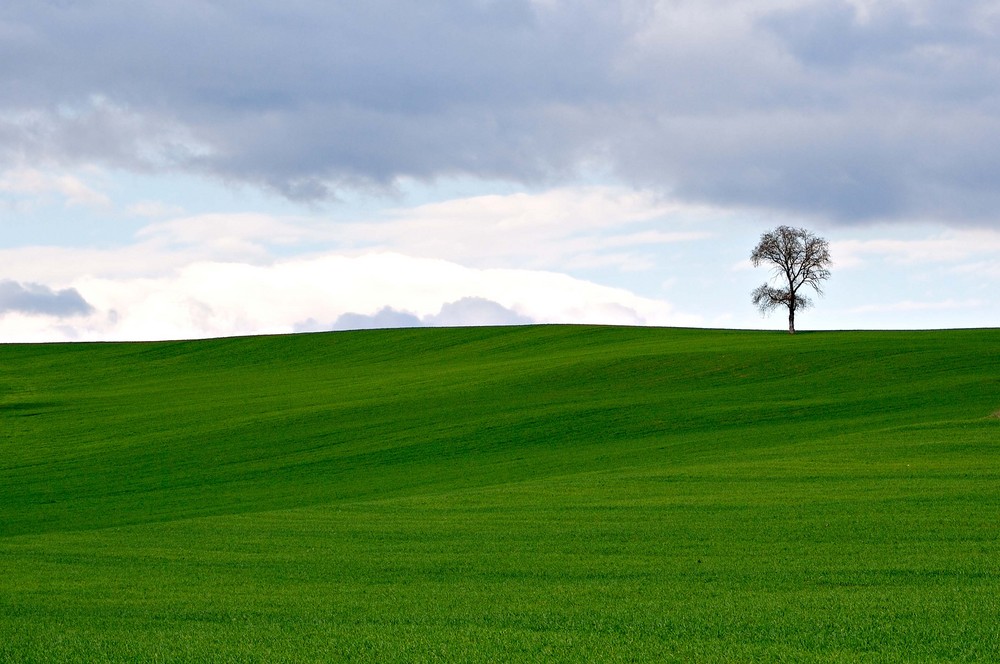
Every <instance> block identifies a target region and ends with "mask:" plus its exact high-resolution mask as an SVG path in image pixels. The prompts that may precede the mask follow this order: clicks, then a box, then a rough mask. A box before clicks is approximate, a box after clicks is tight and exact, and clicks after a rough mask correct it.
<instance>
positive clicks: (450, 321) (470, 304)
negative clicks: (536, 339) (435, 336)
mask: <svg viewBox="0 0 1000 664" xmlns="http://www.w3.org/2000/svg"><path fill="white" fill-rule="evenodd" d="M425 320H426V321H427V323H428V324H429V325H433V326H434V327H464V326H469V325H527V324H529V323H531V322H532V320H531V319H530V318H528V317H527V316H522V315H520V314H518V313H517V312H516V311H511V310H510V309H508V308H507V307H504V306H502V305H500V304H497V303H496V302H492V301H490V300H487V299H484V298H481V297H463V298H462V299H461V300H458V301H456V302H449V303H448V304H446V305H444V306H443V307H441V311H440V313H438V314H436V315H434V316H429V317H427V318H426V319H425Z"/></svg>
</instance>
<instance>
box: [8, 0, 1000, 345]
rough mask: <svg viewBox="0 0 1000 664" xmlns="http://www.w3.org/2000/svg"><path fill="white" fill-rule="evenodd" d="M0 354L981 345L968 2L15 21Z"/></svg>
mask: <svg viewBox="0 0 1000 664" xmlns="http://www.w3.org/2000/svg"><path fill="white" fill-rule="evenodd" d="M0 89H2V90H3V91H4V93H3V95H0V342H48V341H100V340H153V339H177V338H203V337H217V336H230V335H245V334H269V333H290V332H313V331H323V330H343V329H360V328H371V327H398V326H452V325H494V324H528V323H599V324H622V325H655V326H690V327H711V328H720V327H721V328H748V329H774V330H781V329H784V328H785V327H786V326H787V320H786V316H785V315H783V314H782V313H781V312H776V313H774V314H772V315H771V316H768V317H764V316H762V315H761V314H760V313H759V312H758V311H757V310H756V309H755V308H754V307H753V305H752V304H751V302H750V293H751V291H752V290H753V289H754V288H755V287H757V286H759V285H760V284H761V283H763V282H765V281H767V280H768V279H769V278H770V276H771V275H770V273H769V271H768V270H767V269H766V268H764V267H758V268H754V267H753V266H752V265H751V263H750V260H749V257H750V253H751V251H752V249H753V247H754V245H755V244H756V243H757V241H758V240H759V238H760V236H761V234H762V233H765V232H767V231H769V230H771V229H772V228H774V227H776V226H778V225H782V224H784V225H790V226H794V227H803V228H807V229H809V230H810V231H812V232H814V233H815V234H817V235H818V236H820V237H823V238H825V239H826V240H828V241H829V243H830V253H831V255H832V258H833V264H832V266H831V268H830V269H831V273H832V276H831V278H830V279H829V280H828V281H827V282H826V283H825V285H824V294H823V296H822V297H816V298H814V300H815V307H814V308H812V309H809V310H806V311H803V312H799V313H798V314H797V316H796V327H797V329H799V330H810V329H814V330H820V329H914V328H953V327H996V326H998V325H1000V186H998V184H1000V3H997V2H996V1H995V0H963V1H962V2H957V3H956V2H954V1H946V0H714V1H713V2H704V0H426V1H425V2H404V1H402V0H394V1H389V0H366V1H365V2H329V1H328V0H288V1H286V2H281V3H276V2H272V1H271V0H197V1H196V0H144V1H143V2H132V1H128V0H30V1H29V0H8V1H7V2H5V3H3V5H2V7H0Z"/></svg>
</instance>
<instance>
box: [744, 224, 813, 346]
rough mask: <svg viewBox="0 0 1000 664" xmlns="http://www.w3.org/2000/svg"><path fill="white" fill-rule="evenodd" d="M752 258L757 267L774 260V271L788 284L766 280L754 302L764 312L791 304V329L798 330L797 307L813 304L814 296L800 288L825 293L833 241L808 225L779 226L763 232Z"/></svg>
mask: <svg viewBox="0 0 1000 664" xmlns="http://www.w3.org/2000/svg"><path fill="white" fill-rule="evenodd" d="M750 262H751V263H753V265H754V267H759V266H760V265H761V264H762V263H766V264H770V265H771V274H772V275H773V277H774V278H775V279H777V280H779V281H780V282H781V283H782V285H783V286H784V287H783V288H775V287H773V286H770V285H768V284H766V283H765V284H764V285H762V286H759V287H757V288H756V289H754V291H753V293H752V302H753V304H754V306H756V307H757V308H758V309H760V311H761V313H762V314H766V313H768V312H769V311H771V310H772V309H776V308H778V307H781V306H785V307H787V308H788V321H789V323H788V331H789V332H794V331H795V327H794V320H795V311H796V310H797V309H806V308H808V307H810V306H812V300H810V299H809V298H808V297H806V295H805V294H804V293H800V292H799V289H801V288H802V287H803V286H809V287H810V288H812V289H813V290H814V291H815V292H816V293H818V294H819V295H822V294H823V289H822V285H821V282H823V281H825V280H826V279H829V278H830V270H829V268H828V266H829V265H830V263H831V262H832V261H831V259H830V246H829V243H828V242H827V241H826V240H824V239H823V238H821V237H817V236H816V235H814V234H813V233H812V232H810V231H808V230H806V229H804V228H792V227H790V226H778V227H777V228H775V229H774V230H772V231H769V232H767V233H764V234H763V235H761V236H760V242H758V243H757V246H756V247H754V249H753V252H752V253H751V254H750Z"/></svg>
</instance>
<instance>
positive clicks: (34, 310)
mask: <svg viewBox="0 0 1000 664" xmlns="http://www.w3.org/2000/svg"><path fill="white" fill-rule="evenodd" d="M9 312H17V313H22V314H29V315H42V316H55V317H57V318H66V317H71V316H85V315H87V314H90V313H91V312H93V307H91V306H90V304H88V303H87V301H86V300H84V299H83V297H82V296H81V295H80V293H78V292H77V290H76V289H75V288H66V289H63V290H59V291H55V290H52V289H51V288H49V287H48V286H45V285H43V284H33V283H27V284H21V283H18V282H16V281H10V280H5V281H0V316H3V315H4V314H6V313H9Z"/></svg>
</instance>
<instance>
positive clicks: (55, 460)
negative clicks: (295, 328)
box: [0, 326, 1000, 661]
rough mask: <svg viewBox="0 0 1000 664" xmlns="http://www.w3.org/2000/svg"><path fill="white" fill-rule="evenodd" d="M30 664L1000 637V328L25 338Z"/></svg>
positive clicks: (17, 639)
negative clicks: (40, 663)
mask: <svg viewBox="0 0 1000 664" xmlns="http://www.w3.org/2000/svg"><path fill="white" fill-rule="evenodd" d="M0 367H2V370H0V423H2V438H0V560H2V569H3V571H4V574H2V575H0V658H2V659H5V660H8V661H36V660H39V659H50V660H58V661H76V660H79V661H95V660H110V661H137V660H156V659H160V660H170V661H173V660H179V659H180V660H183V659H189V660H201V659H204V658H206V657H208V658H210V659H217V660H238V661H247V660H261V661H310V660H312V661H325V660H357V661H365V660H369V661H370V660H373V659H376V660H381V661H454V660H470V659H471V660H498V659H506V660H511V659H514V660H536V661H541V660H545V661H560V660H563V661H581V660H604V661H618V660H620V661H635V660H643V659H651V660H670V659H676V660H685V661H689V660H692V659H694V660H699V661H713V660H731V659H744V660H745V659H769V660H770V659H780V658H788V659H796V660H802V659H806V660H809V659H813V660H817V661H837V660H845V661H849V660H856V659H864V658H871V659H875V660H880V661H912V660H914V659H921V660H934V659H939V660H943V661H944V660H947V661H956V660H982V661H988V660H996V659H1000V633H998V631H997V625H998V624H1000V603H998V602H997V599H996V598H997V597H998V596H1000V592H998V591H1000V536H998V531H997V528H996V524H997V522H998V517H1000V482H998V479H1000V477H998V475H1000V471H998V469H997V464H996V460H997V458H998V451H1000V450H998V447H1000V420H998V419H996V418H995V417H990V415H991V413H995V412H996V411H997V410H998V408H1000V330H955V331H933V332H931V331H928V332H827V333H803V334H799V335H796V336H794V337H790V336H788V335H785V334H778V333H768V332H741V331H706V330H678V329H648V328H613V327H574V326H566V327H563V326H541V327H537V326H530V327H512V328H466V329H434V330H429V329H413V330H385V331H365V332H350V333H336V334H316V335H296V336H285V337H255V338H239V339H219V340H209V341H192V342H171V343H150V344H81V345H9V346H0Z"/></svg>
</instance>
